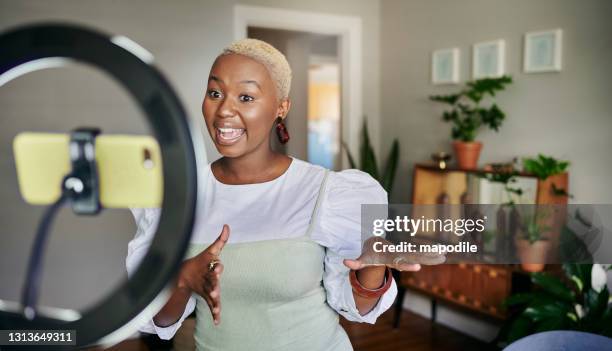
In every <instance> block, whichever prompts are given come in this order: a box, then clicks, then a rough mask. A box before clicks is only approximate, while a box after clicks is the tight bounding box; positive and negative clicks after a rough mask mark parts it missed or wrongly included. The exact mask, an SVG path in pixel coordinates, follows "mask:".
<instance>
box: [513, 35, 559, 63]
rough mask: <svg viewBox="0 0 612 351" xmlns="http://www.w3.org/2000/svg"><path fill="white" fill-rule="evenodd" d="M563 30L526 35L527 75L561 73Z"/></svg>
mask: <svg viewBox="0 0 612 351" xmlns="http://www.w3.org/2000/svg"><path fill="white" fill-rule="evenodd" d="M561 42H562V31H561V29H553V30H546V31H538V32H528V33H526V34H525V43H524V49H523V69H524V71H525V72H526V73H535V72H558V71H561V46H562V44H561Z"/></svg>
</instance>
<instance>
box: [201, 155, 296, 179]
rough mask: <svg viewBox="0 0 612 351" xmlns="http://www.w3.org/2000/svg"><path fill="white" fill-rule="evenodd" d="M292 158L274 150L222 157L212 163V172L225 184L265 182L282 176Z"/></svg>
mask: <svg viewBox="0 0 612 351" xmlns="http://www.w3.org/2000/svg"><path fill="white" fill-rule="evenodd" d="M291 162H292V161H291V158H290V157H288V156H287V155H284V154H280V153H277V152H273V151H272V150H270V151H269V152H267V153H261V154H256V153H253V154H247V155H243V156H240V157H222V158H220V159H218V160H217V161H215V162H213V164H212V165H211V169H212V172H213V174H214V176H215V178H217V179H218V180H219V181H220V182H222V183H225V184H232V185H238V184H254V183H263V182H267V181H270V180H273V179H275V178H278V177H280V176H281V175H282V174H283V173H285V171H287V168H289V165H290V164H291Z"/></svg>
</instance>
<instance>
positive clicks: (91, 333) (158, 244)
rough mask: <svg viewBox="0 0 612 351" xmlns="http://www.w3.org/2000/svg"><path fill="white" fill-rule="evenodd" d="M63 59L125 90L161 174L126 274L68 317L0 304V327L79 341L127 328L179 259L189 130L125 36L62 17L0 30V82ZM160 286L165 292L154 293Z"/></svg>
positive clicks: (112, 336) (146, 57) (189, 169)
mask: <svg viewBox="0 0 612 351" xmlns="http://www.w3.org/2000/svg"><path fill="white" fill-rule="evenodd" d="M67 61H78V62H81V63H85V64H89V65H91V66H94V67H96V68H98V69H100V70H102V71H103V72H106V73H107V74H110V75H111V76H113V77H114V78H115V79H117V80H118V81H119V82H120V83H121V84H122V85H123V86H124V87H125V88H126V89H127V90H128V91H129V92H130V94H131V96H132V97H133V98H134V99H135V100H136V101H137V103H138V105H139V106H140V108H141V109H142V110H143V112H144V114H145V115H146V118H147V120H148V122H149V125H150V126H151V127H152V129H153V131H154V136H155V137H156V139H157V141H158V143H159V145H160V148H161V153H162V163H163V178H164V190H163V191H164V192H163V204H162V211H161V218H160V221H159V226H158V229H157V233H156V235H155V238H154V240H153V242H152V243H151V246H150V248H149V251H148V252H147V255H146V256H145V257H144V258H143V260H142V261H141V264H140V266H139V267H138V269H137V271H136V272H134V274H133V275H132V276H131V278H130V279H129V280H128V281H126V282H125V283H123V284H122V285H121V286H119V287H118V288H117V289H116V290H115V291H114V292H112V293H111V294H110V295H109V296H107V297H106V298H105V299H104V300H102V301H101V302H100V303H98V304H97V305H95V306H93V307H92V308H89V309H87V310H85V311H83V313H82V316H81V317H80V318H78V319H76V320H72V321H67V320H66V319H65V318H63V317H61V314H59V313H58V314H55V315H54V313H45V312H44V311H45V310H44V309H41V311H40V315H38V316H37V317H36V318H35V319H34V320H31V321H30V320H27V319H25V318H24V317H23V315H22V313H21V311H18V310H15V311H9V310H6V309H5V310H4V311H0V329H10V330H18V329H19V330H26V329H28V330H34V329H36V330H49V329H55V330H60V329H61V330H76V333H77V334H76V338H77V340H76V341H77V346H81V347H82V346H86V345H90V344H94V343H97V342H98V343H99V342H102V343H104V342H111V343H112V342H113V341H118V340H116V339H118V338H119V337H120V336H121V337H125V336H126V335H125V334H126V333H130V332H133V331H134V330H135V326H134V324H135V322H136V321H138V316H139V315H140V314H141V313H142V314H143V315H144V314H146V312H149V313H150V312H151V310H150V309H152V308H154V307H152V306H154V305H157V306H156V307H159V306H161V304H163V300H164V298H163V297H165V296H167V293H168V290H167V289H166V290H164V288H166V287H167V283H168V282H169V281H170V280H171V279H172V277H173V275H174V274H175V272H176V271H177V270H178V269H179V267H180V264H181V263H182V260H183V258H184V254H185V252H186V249H187V246H188V245H189V239H190V237H191V231H192V227H193V220H194V212H195V206H196V201H197V194H198V192H197V166H196V165H197V163H196V154H195V153H194V147H193V142H194V141H193V140H192V135H193V136H196V135H197V133H195V132H193V128H190V125H189V122H188V120H187V117H186V114H185V111H184V109H183V107H182V105H181V103H180V101H179V99H178V98H177V96H176V95H175V93H174V91H173V90H172V88H171V87H170V85H169V84H168V82H167V81H166V80H165V79H164V78H163V77H162V75H161V74H160V72H159V71H158V70H157V69H155V68H154V67H153V66H152V65H151V63H152V56H151V55H150V54H149V53H148V52H147V51H146V50H144V49H142V48H141V47H139V46H138V45H137V44H135V43H134V42H132V41H130V40H129V39H127V38H125V37H122V36H114V37H113V36H108V35H104V34H101V33H99V32H97V31H93V30H90V29H86V28H82V27H77V26H73V25H66V24H39V25H33V26H26V27H21V28H17V29H14V30H12V31H9V32H6V33H4V34H2V35H0V86H2V85H3V84H5V83H7V82H9V81H10V80H12V79H15V78H17V77H19V76H21V75H23V74H25V73H28V72H32V71H35V70H39V69H43V68H48V67H55V66H63V65H64V64H65V63H66V62H67ZM192 133H193V134H192ZM195 141H198V140H195ZM198 142H199V141H198ZM162 291H164V292H166V294H160V292H162ZM156 297H158V299H157V300H155V298H156ZM154 300H155V303H153V304H152V303H151V302H153V301H154ZM147 306H149V309H148V310H146V312H144V311H145V309H146V308H147ZM0 307H1V306H0ZM140 318H143V317H142V315H141V317H140ZM119 334H121V335H119Z"/></svg>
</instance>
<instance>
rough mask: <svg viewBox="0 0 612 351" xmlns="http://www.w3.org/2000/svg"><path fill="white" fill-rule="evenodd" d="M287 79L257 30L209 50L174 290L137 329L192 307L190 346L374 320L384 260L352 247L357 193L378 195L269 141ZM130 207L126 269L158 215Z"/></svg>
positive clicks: (276, 346)
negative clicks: (196, 192)
mask: <svg viewBox="0 0 612 351" xmlns="http://www.w3.org/2000/svg"><path fill="white" fill-rule="evenodd" d="M290 84H291V69H290V67H289V64H288V63H287V61H286V59H285V57H284V56H283V55H282V54H281V53H280V52H279V51H278V50H276V49H275V48H273V47H272V46H270V45H269V44H267V43H265V42H262V41H259V40H254V39H245V40H241V41H238V42H236V43H234V44H232V45H231V46H229V47H228V48H227V49H225V50H224V51H223V53H222V54H221V55H219V57H217V59H216V60H215V62H214V64H213V66H212V68H211V71H210V76H209V79H208V87H207V89H206V93H205V96H204V102H203V104H202V112H203V115H204V119H205V121H206V125H207V128H208V132H209V134H210V136H211V138H212V139H213V142H214V144H215V146H216V148H217V150H218V151H219V153H221V154H222V157H221V158H220V159H218V160H216V161H214V162H213V163H211V164H210V167H209V168H208V169H207V170H205V171H206V173H207V182H206V184H205V187H206V191H205V194H206V200H205V201H204V204H203V205H202V209H201V212H200V213H199V214H197V216H198V218H197V219H196V225H195V228H194V232H193V237H192V239H191V240H192V244H191V247H190V250H189V252H188V257H189V258H188V259H187V260H185V262H184V264H183V267H182V269H181V271H180V274H179V277H178V279H177V283H176V287H175V291H174V293H173V295H172V296H171V298H170V300H169V301H168V303H167V304H166V305H165V306H164V308H163V309H162V310H161V311H160V312H159V313H158V314H157V315H156V316H155V317H154V318H153V320H151V321H149V323H148V324H147V325H144V326H143V327H142V330H143V331H146V332H150V333H157V334H158V335H159V336H160V337H161V338H164V339H169V338H171V337H172V336H173V335H174V334H175V332H176V330H177V329H178V327H179V326H180V325H181V323H182V321H183V320H184V318H185V317H186V316H187V315H189V314H190V313H191V312H192V311H193V310H194V309H196V314H197V323H196V331H195V335H194V337H195V341H196V345H197V348H198V350H247V349H248V350H292V351H295V350H315V351H317V350H334V351H343V350H352V346H351V344H350V341H349V339H348V337H347V335H346V333H345V332H344V330H343V329H342V327H341V326H340V324H339V323H338V315H339V314H341V315H343V316H344V317H345V318H347V319H349V320H352V321H359V322H368V323H374V322H375V321H376V318H377V317H378V316H379V315H380V314H381V313H383V312H384V311H385V310H386V309H388V308H389V307H390V306H391V304H392V303H393V300H394V299H395V295H396V293H397V289H396V286H395V283H394V281H393V278H392V276H391V275H390V271H389V269H388V268H386V267H384V266H367V265H366V264H364V263H363V262H364V261H366V259H367V257H366V254H365V253H364V254H362V252H361V225H360V219H361V216H360V211H361V204H362V203H379V204H380V203H382V204H386V202H387V194H386V192H385V191H384V190H383V188H382V187H381V186H380V184H379V183H378V182H377V181H375V180H374V179H373V178H372V177H370V176H369V175H368V174H366V173H364V172H361V171H357V170H346V171H341V172H330V171H328V170H327V169H324V168H322V167H320V166H316V165H312V164H309V163H307V162H305V161H302V160H299V159H296V158H294V157H290V156H287V155H284V154H281V153H277V152H274V151H273V150H272V148H271V140H270V135H271V129H272V128H274V124H275V123H276V124H277V125H278V123H279V122H280V123H282V120H284V119H285V118H286V117H287V114H288V112H289V109H290V107H291V102H290V100H289V86H290ZM279 129H283V128H279ZM278 136H279V139H284V138H285V135H283V133H282V132H281V133H279V134H278ZM286 137H288V136H286ZM134 213H135V215H136V216H137V217H138V216H140V217H143V218H148V219H147V220H140V221H137V223H139V235H137V237H136V238H135V239H134V240H133V242H132V243H130V244H131V246H132V247H133V248H134V249H133V250H131V251H130V252H131V253H130V256H128V259H127V265H128V270H130V269H131V267H132V266H133V265H135V264H136V263H135V261H136V260H135V259H134V257H135V255H136V254H135V252H136V251H137V249H136V248H137V247H144V245H140V244H139V243H143V242H145V241H146V240H147V237H148V236H150V235H152V234H151V233H153V232H154V227H155V222H156V218H157V217H158V216H159V212H157V211H156V210H151V209H147V210H142V211H140V210H135V211H134ZM221 228H222V230H221V234H220V235H217V233H218V232H219V230H220V229H221ZM230 230H231V236H230ZM394 268H395V267H394ZM398 268H402V269H405V270H417V269H419V265H416V264H415V265H403V266H402V267H398ZM350 272H352V274H349V273H350Z"/></svg>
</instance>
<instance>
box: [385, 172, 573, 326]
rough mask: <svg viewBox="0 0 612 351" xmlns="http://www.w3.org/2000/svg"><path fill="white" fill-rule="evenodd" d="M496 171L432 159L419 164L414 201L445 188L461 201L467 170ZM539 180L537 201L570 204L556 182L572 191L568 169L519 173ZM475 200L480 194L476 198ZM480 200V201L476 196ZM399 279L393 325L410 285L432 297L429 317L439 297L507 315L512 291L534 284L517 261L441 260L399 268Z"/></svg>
mask: <svg viewBox="0 0 612 351" xmlns="http://www.w3.org/2000/svg"><path fill="white" fill-rule="evenodd" d="M477 173H479V174H487V173H494V172H492V171H485V170H462V169H457V168H446V169H439V168H438V167H436V166H434V165H426V164H417V165H416V166H415V168H414V173H413V182H412V204H414V205H434V204H436V203H438V202H437V201H438V199H439V196H440V194H441V193H442V192H444V193H445V195H444V196H445V197H446V200H447V203H449V204H460V203H461V197H462V195H463V194H464V193H465V192H466V191H467V185H466V184H467V182H466V179H467V175H469V174H477ZM518 176H519V177H524V178H526V179H527V180H529V179H531V182H532V183H533V184H535V185H536V187H535V189H532V192H533V194H532V195H533V199H534V202H535V203H536V204H566V203H567V196H560V195H558V194H557V195H556V194H555V193H554V192H553V187H556V188H558V189H565V190H566V191H568V174H567V173H563V174H559V175H555V176H551V177H549V178H548V179H546V180H540V179H538V178H536V177H534V176H533V175H530V174H526V173H518ZM476 200H477V199H476ZM472 203H478V202H472ZM545 269H546V270H547V271H559V270H560V266H559V265H547V266H546V268H545ZM395 278H396V280H397V281H398V288H399V289H398V290H399V291H398V299H397V301H396V307H395V309H396V318H395V321H394V324H395V326H396V327H397V326H398V325H399V315H400V312H401V310H402V304H403V300H404V296H405V292H406V289H411V290H414V291H417V292H419V293H421V294H425V295H426V296H428V297H430V298H431V318H432V320H435V319H436V311H437V305H438V302H441V303H446V304H449V305H451V306H454V307H457V308H459V309H462V310H464V311H467V312H469V313H476V314H478V315H480V316H482V317H485V318H489V319H494V320H503V319H505V318H506V311H505V310H504V309H503V308H502V302H503V301H504V300H505V299H506V298H507V297H508V296H510V295H511V294H512V293H514V292H520V291H525V290H528V289H529V288H530V279H529V275H528V274H527V273H526V272H523V271H522V270H521V268H520V265H513V264H443V265H438V266H422V269H421V270H420V271H419V272H401V273H397V274H396V276H395Z"/></svg>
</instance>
